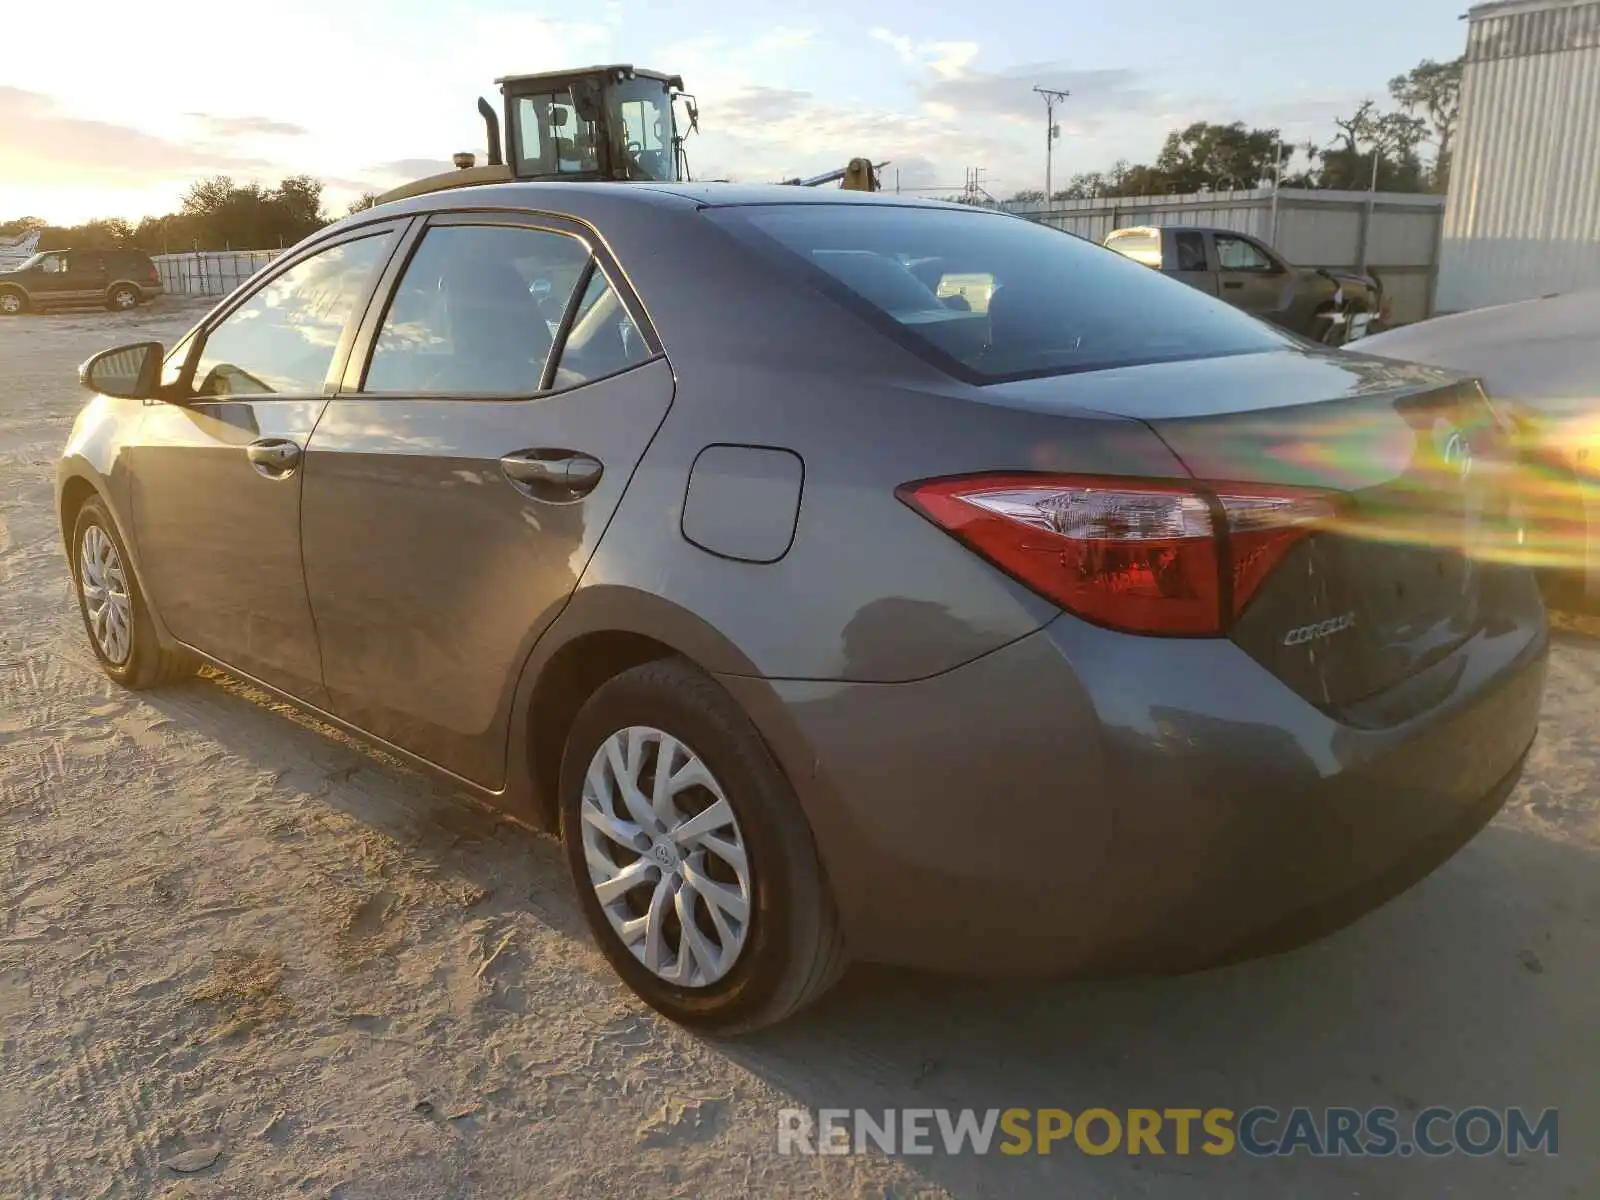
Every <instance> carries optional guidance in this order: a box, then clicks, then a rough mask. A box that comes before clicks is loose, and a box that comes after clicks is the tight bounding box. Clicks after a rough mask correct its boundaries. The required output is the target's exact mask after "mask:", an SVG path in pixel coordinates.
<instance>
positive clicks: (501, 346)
mask: <svg viewBox="0 0 1600 1200" xmlns="http://www.w3.org/2000/svg"><path fill="white" fill-rule="evenodd" d="M622 278H623V277H622V275H621V273H620V272H619V271H618V269H617V266H616V264H615V263H613V262H612V261H610V259H609V258H608V257H607V256H606V255H605V254H604V252H603V251H599V252H598V253H597V240H596V239H595V238H594V237H593V235H592V234H591V233H590V232H589V231H588V230H586V229H585V228H584V227H582V226H580V225H578V224H576V223H568V222H565V221H562V220H559V219H556V218H535V217H533V216H531V215H527V216H523V215H510V214H486V213H470V214H468V213H461V214H441V215H437V216H435V217H434V218H433V219H432V220H431V221H430V222H429V223H428V224H427V226H426V227H425V228H424V227H421V226H419V227H418V229H416V230H415V231H414V232H413V235H412V238H411V240H410V243H409V244H408V245H407V246H406V247H404V249H403V251H402V253H401V255H399V256H397V258H396V261H395V263H394V264H393V265H392V266H391V268H390V270H389V272H388V277H387V278H386V279H385V282H384V285H383V292H382V294H384V295H388V296H389V297H390V298H389V300H388V303H387V306H385V305H383V304H377V303H375V304H374V305H373V308H372V311H371V312H370V313H369V315H368V319H367V322H366V324H365V326H364V327H363V330H362V332H361V334H360V336H359V338H358V340H357V346H356V351H355V353H353V354H352V356H351V360H350V365H349V368H348V369H347V371H346V373H345V378H344V384H343V388H342V389H341V391H340V393H339V394H338V396H337V397H336V398H335V399H334V400H333V402H332V403H331V404H330V405H329V406H328V410H327V412H326V413H325V414H324V415H323V417H322V420H321V422H320V423H319V424H318V426H317V429H316V433H315V435H314V436H313V438H312V439H311V445H310V449H309V453H308V455H307V463H306V468H305V484H304V487H305V501H304V503H305V511H304V531H305V541H304V550H305V569H306V581H307V587H308V590H309V592H310V597H311V607H312V611H313V612H314V613H315V616H316V623H317V630H318V633H319V635H320V642H321V648H322V663H323V674H324V678H325V680H326V683H327V688H328V692H329V696H330V700H331V704H332V708H333V711H334V712H335V713H336V714H338V715H339V716H340V717H342V718H344V719H345V720H348V721H350V722H352V723H353V724H356V725H358V726H360V727H361V728H363V729H366V730H367V731H369V732H371V733H374V734H377V735H378V736H380V737H382V738H385V739H387V740H388V741H390V742H393V743H394V744H396V745H398V746H401V747H402V748H404V749H406V750H409V751H411V752H412V753H414V754H418V755H420V756H422V757H424V758H426V759H428V760H429V761H431V762H433V763H435V764H437V765H439V766H442V767H445V768H446V769H448V770H450V771H453V772H455V773H456V774H458V775H460V776H462V777H464V778H466V779H469V780H472V781H473V782H476V783H479V784H483V785H485V786H489V787H497V786H499V785H500V784H501V783H502V782H503V780H504V778H505V749H506V732H507V721H508V719H509V713H510V706H511V697H512V692H513V690H514V688H515V685H516V680H517V677H518V675H519V674H520V672H521V669H522V666H523V663H524V662H525V660H526V658H527V656H528V653H529V651H530V650H531V648H532V646H533V643H534V641H535V639H536V638H537V637H538V636H539V634H540V633H542V632H543V631H544V630H545V628H547V627H548V625H549V624H550V622H551V621H552V620H554V618H555V617H556V615H557V614H558V613H559V612H560V610H561V608H562V607H563V605H565V603H566V602H567V599H568V598H569V596H570V595H571V593H572V591H573V589H574V587H576V585H577V581H578V577H579V575H580V574H581V573H582V571H583V569H584V566H585V564H586V563H587V562H588V560H589V556H590V555H591V554H592V553H593V551H594V548H595V545H596V544H597V543H598V541H599V539H600V536H601V534H602V533H603V532H604V531H605V527H606V523H607V522H608V521H609V520H610V519H611V515H612V513H613V512H614V511H615V509H616V506H617V503H618V501H619V500H620V499H621V496H622V492H623V489H624V488H625V487H626V486H627V483H628V480H629V478H630V476H631V475H632V473H633V469H634V467H635V465H636V464H637V463H638V461H639V458H640V457H641V455H643V453H644V451H645V448H646V447H647V446H648V444H649V442H650V439H651V438H652V437H653V436H654V434H655V431H656V429H657V428H658V427H659V425H660V423H661V420H662V418H663V417H664V416H665V415H666V412H667V408H668V406H669V405H670V404H671V402H672V395H673V377H672V371H671V369H670V368H669V367H668V365H667V363H666V360H665V359H664V358H663V357H661V353H660V346H659V344H658V343H657V342H656V341H655V336H654V334H653V332H651V330H650V327H649V324H648V322H647V321H646V320H645V318H644V314H643V311H642V309H641V308H640V306H639V303H638V300H637V298H636V297H634V296H633V295H632V294H631V292H628V291H627V289H626V285H625V284H624V283H623V282H622ZM552 301H555V303H554V304H552ZM552 312H553V313H554V316H553V317H552V316H551V313H552Z"/></svg>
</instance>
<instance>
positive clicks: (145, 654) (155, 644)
mask: <svg viewBox="0 0 1600 1200" xmlns="http://www.w3.org/2000/svg"><path fill="white" fill-rule="evenodd" d="M128 564H129V559H128V550H127V547H125V546H124V545H123V544H122V538H121V537H119V536H118V534H117V527H116V523H115V522H113V521H112V520H111V516H110V514H109V513H107V512H106V509H105V505H104V504H103V503H102V502H101V501H100V499H99V498H98V497H96V498H93V499H90V500H86V501H84V504H83V507H82V508H80V509H79V510H78V519H77V521H76V522H75V523H74V524H73V528H72V562H71V566H72V583H73V590H74V591H75V592H76V593H77V596H78V613H79V615H80V616H81V617H82V618H83V628H84V631H85V632H86V633H87V634H88V635H89V648H90V649H91V650H93V651H94V655H95V657H96V658H97V659H99V660H100V669H101V670H102V671H104V672H105V673H106V674H107V675H109V676H110V677H111V678H112V679H114V680H116V682H118V683H120V684H121V685H122V686H123V687H126V688H131V689H133V690H134V691H143V690H145V689H146V688H152V687H158V686H160V685H161V684H164V683H171V682H173V681H175V680H178V679H182V678H184V677H185V676H188V675H193V674H194V672H195V670H196V668H197V667H198V666H199V662H198V661H197V660H196V659H194V658H192V657H191V656H190V655H188V654H184V653H181V652H174V651H170V650H167V649H165V648H163V647H162V645H161V643H160V642H159V641H158V640H157V638H156V630H155V625H154V623H153V622H152V620H151V618H150V609H149V607H148V605H147V604H146V602H145V598H144V593H143V592H141V591H140V590H139V582H138V580H136V579H135V578H134V575H133V569H132V568H131V567H130V566H129V565H128Z"/></svg>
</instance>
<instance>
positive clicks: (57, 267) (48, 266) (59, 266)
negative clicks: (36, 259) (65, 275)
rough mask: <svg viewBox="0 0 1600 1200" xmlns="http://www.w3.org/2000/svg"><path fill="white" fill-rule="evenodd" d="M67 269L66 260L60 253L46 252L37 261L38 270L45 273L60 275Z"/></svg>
mask: <svg viewBox="0 0 1600 1200" xmlns="http://www.w3.org/2000/svg"><path fill="white" fill-rule="evenodd" d="M66 269H67V260H66V257H65V256H64V255H61V254H46V255H45V256H44V258H43V260H41V261H40V263H39V270H41V271H43V272H44V273H45V274H46V275H60V274H61V273H62V272H64V271H65V270H66Z"/></svg>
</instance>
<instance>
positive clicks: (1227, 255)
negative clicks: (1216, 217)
mask: <svg viewBox="0 0 1600 1200" xmlns="http://www.w3.org/2000/svg"><path fill="white" fill-rule="evenodd" d="M1217 263H1218V265H1219V266H1220V267H1221V268H1222V269H1223V270H1224V271H1269V270H1271V269H1272V263H1271V261H1269V260H1268V258H1267V256H1266V255H1265V254H1263V253H1261V251H1260V250H1259V249H1258V248H1257V247H1255V246H1254V245H1252V244H1251V243H1249V242H1247V241H1245V240H1244V239H1243V238H1236V237H1228V236H1227V235H1226V234H1221V233H1219V234H1217Z"/></svg>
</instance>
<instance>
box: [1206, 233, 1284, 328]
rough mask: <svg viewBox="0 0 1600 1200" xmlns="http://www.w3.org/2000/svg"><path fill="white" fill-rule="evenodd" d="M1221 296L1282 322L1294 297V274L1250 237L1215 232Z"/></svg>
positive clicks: (1272, 319)
mask: <svg viewBox="0 0 1600 1200" xmlns="http://www.w3.org/2000/svg"><path fill="white" fill-rule="evenodd" d="M1216 246H1217V280H1218V283H1219V285H1220V288H1219V291H1218V293H1217V294H1218V295H1220V296H1221V297H1222V298H1223V299H1224V300H1226V301H1227V302H1228V303H1229V304H1232V305H1233V306H1234V307H1236V308H1242V309H1244V310H1245V312H1247V313H1252V314H1254V315H1255V316H1258V317H1260V318H1262V319H1263V320H1267V321H1272V322H1274V323H1277V324H1280V325H1281V324H1283V322H1284V321H1285V320H1286V319H1287V313H1288V309H1289V307H1290V305H1291V303H1292V301H1293V299H1294V296H1293V290H1294V289H1293V282H1294V281H1293V277H1292V276H1291V275H1290V274H1289V273H1288V272H1287V271H1285V270H1283V269H1282V268H1280V267H1279V266H1278V264H1276V263H1275V262H1273V261H1272V259H1271V258H1270V257H1269V256H1268V254H1267V253H1266V251H1265V250H1263V249H1262V248H1261V247H1260V246H1258V245H1256V244H1255V243H1254V242H1253V241H1251V240H1250V239H1249V238H1245V237H1238V236H1235V235H1233V234H1227V233H1219V234H1217V235H1216Z"/></svg>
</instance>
